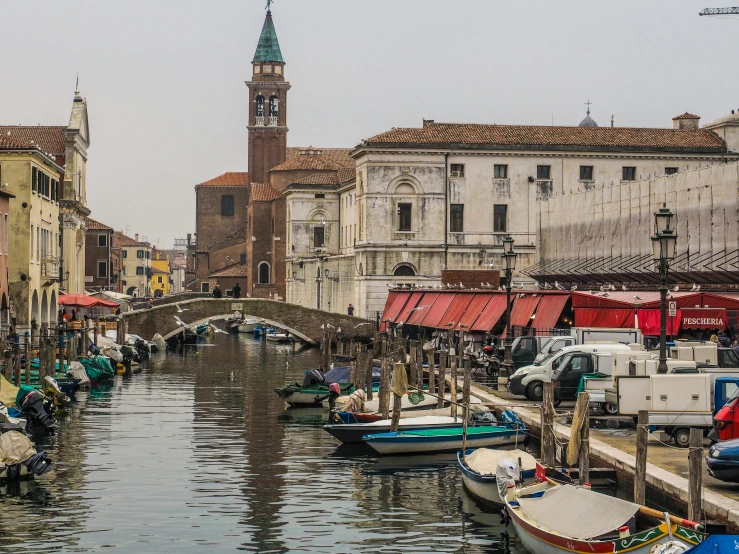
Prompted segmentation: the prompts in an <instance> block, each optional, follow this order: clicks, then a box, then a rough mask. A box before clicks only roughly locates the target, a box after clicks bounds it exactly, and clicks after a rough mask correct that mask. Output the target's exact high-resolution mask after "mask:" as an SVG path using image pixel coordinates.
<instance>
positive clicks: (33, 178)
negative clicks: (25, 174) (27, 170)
mask: <svg viewBox="0 0 739 554" xmlns="http://www.w3.org/2000/svg"><path fill="white" fill-rule="evenodd" d="M37 178H38V170H37V169H36V168H35V167H34V168H32V169H31V190H32V191H33V192H36V187H37V185H36V179H37Z"/></svg>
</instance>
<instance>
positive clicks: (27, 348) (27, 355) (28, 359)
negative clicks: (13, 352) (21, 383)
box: [24, 336, 31, 385]
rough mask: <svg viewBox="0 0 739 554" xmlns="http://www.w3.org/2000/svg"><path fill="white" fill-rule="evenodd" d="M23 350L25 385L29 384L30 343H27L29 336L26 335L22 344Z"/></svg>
mask: <svg viewBox="0 0 739 554" xmlns="http://www.w3.org/2000/svg"><path fill="white" fill-rule="evenodd" d="M24 350H25V352H24V353H25V358H26V375H25V383H26V385H30V384H31V345H30V344H29V337H28V336H26V344H25V346H24Z"/></svg>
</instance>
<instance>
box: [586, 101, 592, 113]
mask: <svg viewBox="0 0 739 554" xmlns="http://www.w3.org/2000/svg"><path fill="white" fill-rule="evenodd" d="M590 104H592V102H591V101H590V98H588V101H587V102H585V105H586V106H587V107H588V110H587V114H588V115H590Z"/></svg>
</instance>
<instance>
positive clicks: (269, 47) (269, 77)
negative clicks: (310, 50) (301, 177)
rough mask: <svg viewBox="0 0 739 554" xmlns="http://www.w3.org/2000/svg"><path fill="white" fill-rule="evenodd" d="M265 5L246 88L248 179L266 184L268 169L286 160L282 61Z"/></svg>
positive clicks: (270, 13)
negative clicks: (247, 101)
mask: <svg viewBox="0 0 739 554" xmlns="http://www.w3.org/2000/svg"><path fill="white" fill-rule="evenodd" d="M270 3H271V2H269V3H268V4H267V7H268V9H267V17H266V18H265V20H264V26H263V27H262V34H261V35H260V37H259V44H257V51H256V53H255V54H254V59H253V60H252V62H251V63H252V79H251V81H246V86H247V87H248V88H249V124H248V125H247V128H248V129H249V182H251V183H267V182H268V177H269V175H268V174H269V170H270V169H272V168H273V167H275V166H277V165H279V164H281V163H283V162H284V161H285V160H286V159H287V131H288V128H287V91H288V90H290V83H288V82H287V81H285V60H283V59H282V52H281V51H280V43H279V42H278V40H277V33H276V31H275V26H274V23H273V21H272V12H271V10H270V9H269V4H270Z"/></svg>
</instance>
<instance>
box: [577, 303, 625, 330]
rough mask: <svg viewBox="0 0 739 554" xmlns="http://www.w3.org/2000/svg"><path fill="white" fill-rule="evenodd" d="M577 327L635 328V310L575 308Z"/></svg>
mask: <svg viewBox="0 0 739 554" xmlns="http://www.w3.org/2000/svg"><path fill="white" fill-rule="evenodd" d="M575 327H609V328H612V329H613V328H622V329H633V328H634V310H633V309H628V310H621V309H608V308H575Z"/></svg>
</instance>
